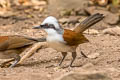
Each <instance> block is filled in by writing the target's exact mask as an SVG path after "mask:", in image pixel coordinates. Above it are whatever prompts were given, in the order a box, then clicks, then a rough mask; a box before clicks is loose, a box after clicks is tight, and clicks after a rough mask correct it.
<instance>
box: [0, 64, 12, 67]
mask: <svg viewBox="0 0 120 80" xmlns="http://www.w3.org/2000/svg"><path fill="white" fill-rule="evenodd" d="M11 65H12V64H11V63H2V64H1V65H0V67H1V68H8V67H10V66H11Z"/></svg>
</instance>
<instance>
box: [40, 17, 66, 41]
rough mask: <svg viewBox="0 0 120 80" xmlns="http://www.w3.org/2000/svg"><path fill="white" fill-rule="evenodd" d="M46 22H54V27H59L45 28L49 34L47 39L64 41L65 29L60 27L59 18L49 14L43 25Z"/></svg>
mask: <svg viewBox="0 0 120 80" xmlns="http://www.w3.org/2000/svg"><path fill="white" fill-rule="evenodd" d="M46 23H47V24H53V25H54V27H55V28H56V29H57V30H55V29H52V28H51V29H50V28H47V29H44V30H45V31H46V32H47V34H48V36H47V40H48V41H60V42H64V39H63V33H64V30H63V29H62V28H61V27H60V25H59V23H58V20H57V19H56V18H55V17H53V16H49V17H47V18H46V19H45V20H44V21H43V22H42V25H44V24H46Z"/></svg>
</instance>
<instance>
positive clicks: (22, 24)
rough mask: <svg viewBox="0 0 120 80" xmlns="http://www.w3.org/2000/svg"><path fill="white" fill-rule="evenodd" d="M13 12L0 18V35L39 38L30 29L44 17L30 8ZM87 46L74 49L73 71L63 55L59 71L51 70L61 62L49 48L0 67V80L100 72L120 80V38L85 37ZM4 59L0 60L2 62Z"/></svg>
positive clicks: (38, 79)
mask: <svg viewBox="0 0 120 80" xmlns="http://www.w3.org/2000/svg"><path fill="white" fill-rule="evenodd" d="M27 10H28V12H27V11H26V10H23V9H18V10H17V9H13V12H14V15H7V16H6V15H5V16H0V35H15V34H16V35H25V36H30V37H42V36H43V35H44V34H45V33H44V32H43V31H42V30H33V29H32V27H33V26H35V25H37V24H40V23H41V21H42V20H43V19H44V18H45V17H46V15H48V14H40V13H39V12H38V11H34V12H33V11H32V9H27ZM85 36H86V37H87V38H88V39H89V40H90V43H85V44H82V45H80V46H79V47H78V49H77V55H78V56H77V58H76V60H75V62H74V64H73V65H74V66H75V67H73V68H68V65H69V63H70V61H71V59H72V58H71V54H70V53H69V55H68V56H67V58H66V59H65V61H64V63H63V64H62V68H57V67H54V66H53V65H56V64H58V63H59V61H60V60H61V54H60V52H57V51H55V50H53V49H51V48H45V49H41V50H39V51H38V52H36V53H35V55H33V56H32V57H31V58H28V59H27V60H25V61H24V62H23V63H22V64H21V65H18V66H17V67H15V68H12V69H9V68H0V80H53V79H56V78H58V77H59V76H61V75H63V74H65V73H68V72H72V71H79V72H81V71H82V69H83V68H84V69H85V70H86V71H103V72H106V73H107V75H108V76H109V77H111V78H113V80H120V55H119V54H120V42H119V41H120V37H119V36H111V35H104V34H98V35H90V34H85ZM80 51H83V52H84V53H85V54H86V55H90V54H94V53H99V56H97V57H96V58H94V59H92V58H85V57H84V56H82V55H81V53H80ZM3 61H4V60H0V63H2V62H3Z"/></svg>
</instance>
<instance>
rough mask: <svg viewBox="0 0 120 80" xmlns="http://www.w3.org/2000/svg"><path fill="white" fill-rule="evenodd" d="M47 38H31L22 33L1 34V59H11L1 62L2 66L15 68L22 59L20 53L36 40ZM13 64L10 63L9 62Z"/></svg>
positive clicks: (41, 40) (40, 40)
mask: <svg viewBox="0 0 120 80" xmlns="http://www.w3.org/2000/svg"><path fill="white" fill-rule="evenodd" d="M44 41H46V39H45V38H38V39H36V38H31V37H26V36H20V35H9V36H0V59H10V60H8V61H6V62H3V63H2V64H1V67H9V68H13V67H14V66H16V64H17V63H18V62H19V61H20V59H21V57H20V54H21V53H22V52H23V51H24V50H25V49H26V48H28V47H30V46H32V45H33V44H34V43H36V42H44ZM12 61H14V62H13V64H11V65H8V63H10V62H12Z"/></svg>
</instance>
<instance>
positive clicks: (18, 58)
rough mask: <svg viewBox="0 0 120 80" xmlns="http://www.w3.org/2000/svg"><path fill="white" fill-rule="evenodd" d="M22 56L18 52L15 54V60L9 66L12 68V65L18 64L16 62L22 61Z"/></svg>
mask: <svg viewBox="0 0 120 80" xmlns="http://www.w3.org/2000/svg"><path fill="white" fill-rule="evenodd" d="M20 58H21V57H20V56H19V55H18V54H16V55H15V58H14V59H15V61H14V63H13V64H12V65H10V67H9V68H12V67H14V66H16V64H17V63H18V62H19V61H20Z"/></svg>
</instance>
